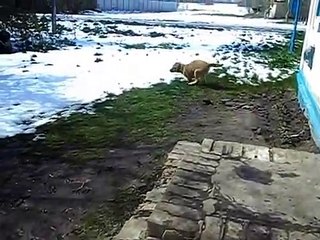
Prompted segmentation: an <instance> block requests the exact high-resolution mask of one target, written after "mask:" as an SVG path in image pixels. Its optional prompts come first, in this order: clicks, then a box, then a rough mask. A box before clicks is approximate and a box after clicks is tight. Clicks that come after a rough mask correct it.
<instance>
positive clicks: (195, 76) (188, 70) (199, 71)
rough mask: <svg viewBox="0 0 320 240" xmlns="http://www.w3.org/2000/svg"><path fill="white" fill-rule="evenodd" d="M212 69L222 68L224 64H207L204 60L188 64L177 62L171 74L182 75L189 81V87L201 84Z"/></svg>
mask: <svg viewBox="0 0 320 240" xmlns="http://www.w3.org/2000/svg"><path fill="white" fill-rule="evenodd" d="M210 67H222V64H218V63H207V62H205V61H202V60H194V61H192V62H190V63H188V64H182V63H180V62H176V63H175V64H173V66H172V68H171V69H170V72H179V73H182V74H183V75H184V76H185V77H186V78H187V80H188V84H189V85H195V84H197V83H199V82H200V81H201V80H203V79H204V77H205V76H206V75H207V74H208V72H209V69H210Z"/></svg>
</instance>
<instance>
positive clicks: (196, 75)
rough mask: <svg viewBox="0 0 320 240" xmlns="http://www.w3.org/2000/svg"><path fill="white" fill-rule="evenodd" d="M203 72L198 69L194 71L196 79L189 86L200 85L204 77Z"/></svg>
mask: <svg viewBox="0 0 320 240" xmlns="http://www.w3.org/2000/svg"><path fill="white" fill-rule="evenodd" d="M201 72H202V71H201V69H196V70H194V74H193V75H194V78H193V79H192V80H194V81H192V82H189V83H188V84H189V85H195V84H198V83H199V82H200V80H201V76H202V73H201Z"/></svg>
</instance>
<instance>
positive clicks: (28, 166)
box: [0, 90, 318, 240]
mask: <svg viewBox="0 0 320 240" xmlns="http://www.w3.org/2000/svg"><path fill="white" fill-rule="evenodd" d="M208 91H209V90H208ZM222 92H223V90H210V94H204V95H203V97H202V98H199V99H198V100H197V101H185V102H181V106H180V107H181V109H183V111H182V114H181V115H179V116H177V117H176V118H175V119H173V120H172V122H171V123H170V124H171V125H172V128H175V129H176V131H178V133H179V134H177V135H175V136H172V137H171V138H169V139H167V140H166V141H165V142H164V143H161V144H158V145H156V144H145V143H143V140H142V141H141V142H140V143H139V144H138V145H133V146H127V145H122V144H121V143H119V144H118V145H117V146H114V147H113V148H112V149H106V153H105V158H104V160H103V161H101V160H100V161H90V162H87V163H85V164H82V165H70V164H68V163H66V162H64V161H62V160H61V159H59V157H57V156H55V157H52V158H50V157H48V158H47V159H41V160H39V159H37V160H36V161H35V159H31V158H30V157H29V156H30V155H26V154H25V153H26V151H30V144H31V140H32V138H33V137H34V136H32V135H19V136H15V137H12V138H7V139H2V140H0V156H1V165H0V232H1V235H0V240H11V239H12V240H13V239H14V240H17V239H24V240H30V239H43V240H51V239H80V238H81V237H80V236H79V234H76V233H75V231H74V230H75V229H77V228H78V227H79V224H80V223H81V219H82V218H83V217H84V216H86V214H87V213H90V212H91V211H92V210H94V209H96V208H98V207H99V206H101V204H102V203H103V204H104V207H105V206H111V207H112V206H115V205H117V203H118V202H117V201H118V200H119V199H118V191H119V189H127V188H130V187H132V186H134V188H135V189H138V192H139V194H140V195H141V194H143V193H145V192H146V191H147V190H148V189H150V188H152V183H153V181H154V180H155V179H156V178H157V176H158V174H159V172H160V171H161V164H162V160H161V159H162V158H161V157H160V158H157V156H158V157H159V155H161V153H163V152H167V151H169V150H170V148H172V147H173V145H174V144H175V142H176V141H177V140H178V139H186V140H192V141H201V140H202V139H203V138H204V137H208V138H213V139H215V140H226V141H237V142H242V143H250V144H258V145H265V146H276V147H285V148H292V149H298V150H304V151H310V152H318V150H317V148H316V146H315V145H314V143H313V141H312V140H311V135H310V132H309V127H308V124H307V121H306V119H305V118H304V116H303V113H302V112H301V110H300V109H299V106H298V103H297V100H296V97H295V92H294V91H292V90H287V91H280V92H274V93H272V92H265V93H259V94H247V93H238V94H236V95H234V94H232V95H228V93H226V94H221V93H222ZM208 93H209V92H208ZM217 95H219V96H223V98H221V97H217ZM124 142H125V139H124ZM31 151H32V148H31ZM155 159H158V161H156V160H155ZM138 201H139V199H137V203H138ZM119 211H120V210H119ZM128 211H130V209H129V210H128ZM101 217H103V216H101ZM125 217H129V215H128V216H125ZM122 223H123V221H122V220H114V221H113V222H112V224H113V226H114V227H113V228H111V229H113V230H112V231H111V232H109V233H105V237H109V236H112V235H114V234H115V233H116V231H117V230H119V228H120V227H121V224H122ZM93 224H95V223H93ZM101 227H106V226H101ZM108 227H109V226H108ZM85 239H96V238H94V237H91V238H90V236H89V237H88V236H87V235H86V238H85Z"/></svg>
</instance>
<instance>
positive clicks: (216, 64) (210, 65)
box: [209, 63, 223, 67]
mask: <svg viewBox="0 0 320 240" xmlns="http://www.w3.org/2000/svg"><path fill="white" fill-rule="evenodd" d="M222 66H223V64H220V63H209V67H222Z"/></svg>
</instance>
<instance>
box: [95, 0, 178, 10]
mask: <svg viewBox="0 0 320 240" xmlns="http://www.w3.org/2000/svg"><path fill="white" fill-rule="evenodd" d="M97 4H98V8H99V9H101V10H102V11H122V12H175V11H177V10H178V0H97Z"/></svg>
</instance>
